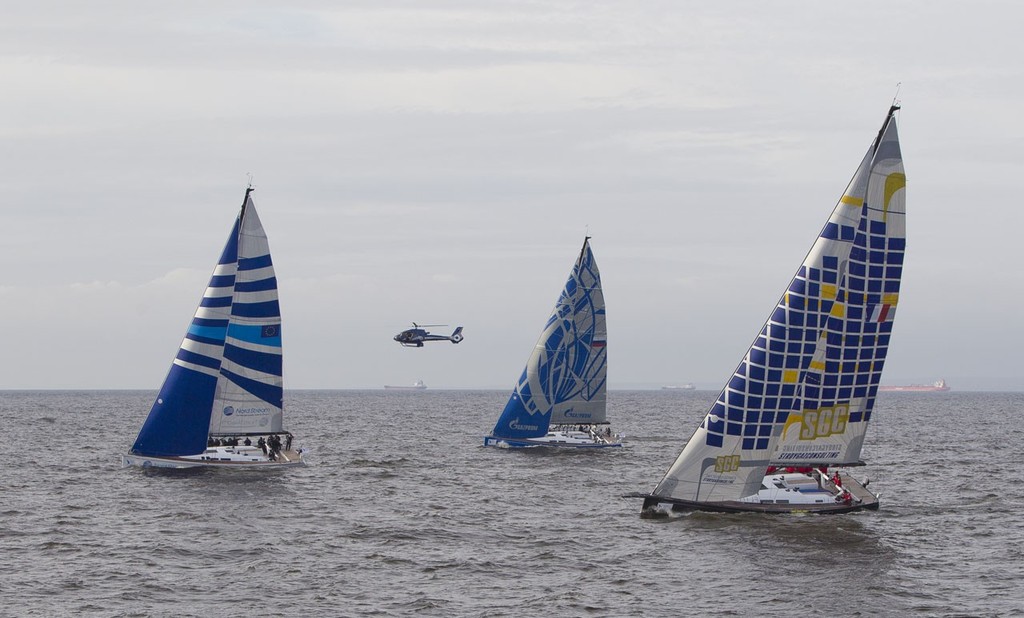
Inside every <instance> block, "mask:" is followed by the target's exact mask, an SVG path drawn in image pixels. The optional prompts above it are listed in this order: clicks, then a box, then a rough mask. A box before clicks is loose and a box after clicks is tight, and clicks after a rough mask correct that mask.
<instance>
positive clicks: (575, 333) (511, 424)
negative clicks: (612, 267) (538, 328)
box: [493, 238, 607, 438]
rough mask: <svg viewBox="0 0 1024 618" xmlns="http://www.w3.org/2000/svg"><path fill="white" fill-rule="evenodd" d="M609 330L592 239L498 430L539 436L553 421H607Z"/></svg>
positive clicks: (505, 433)
mask: <svg viewBox="0 0 1024 618" xmlns="http://www.w3.org/2000/svg"><path fill="white" fill-rule="evenodd" d="M606 404H607V329H606V325H605V305H604V294H603V292H602V290H601V275H600V272H599V271H598V268H597V263H596V262H595V260H594V255H593V253H592V252H591V250H590V243H589V238H588V239H587V240H584V243H583V249H582V250H581V251H580V256H579V258H578V259H577V261H576V264H575V265H574V267H573V269H572V272H571V273H570V275H569V280H568V281H567V282H566V284H565V288H564V289H563V290H562V294H561V295H560V296H559V298H558V302H557V303H555V308H554V310H553V311H552V313H551V317H549V318H548V321H547V324H545V326H544V331H543V332H542V334H541V337H540V340H539V341H538V342H537V345H536V346H535V348H534V351H533V353H532V354H531V356H530V359H529V360H528V361H527V363H526V368H525V369H524V370H523V373H522V375H521V376H520V378H519V381H518V383H517V384H516V387H515V389H514V390H513V391H512V395H511V397H509V400H508V403H507V404H506V406H505V409H504V411H503V412H502V414H501V416H500V417H499V418H498V422H497V424H496V425H495V427H494V431H493V435H494V436H495V437H500V438H536V437H540V436H543V435H545V434H546V433H547V432H548V429H549V427H550V426H551V425H557V424H562V423H569V424H579V423H584V424H593V423H605V422H606V420H605V410H606Z"/></svg>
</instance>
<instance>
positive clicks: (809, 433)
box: [800, 405, 850, 440]
mask: <svg viewBox="0 0 1024 618" xmlns="http://www.w3.org/2000/svg"><path fill="white" fill-rule="evenodd" d="M848 420H850V406H846V405H843V406H835V407H834V408H821V409H818V410H804V413H803V419H802V421H801V423H800V439H801V440H814V439H815V438H825V437H827V436H831V435H832V434H837V433H843V432H844V431H846V422H847V421H848Z"/></svg>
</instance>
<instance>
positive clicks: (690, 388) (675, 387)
mask: <svg viewBox="0 0 1024 618" xmlns="http://www.w3.org/2000/svg"><path fill="white" fill-rule="evenodd" d="M661 390H663V391H693V390H697V387H696V386H694V385H693V382H687V383H686V384H683V385H682V386H679V385H674V384H670V385H669V386H662V387H661Z"/></svg>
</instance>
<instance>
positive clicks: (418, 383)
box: [384, 380, 427, 391]
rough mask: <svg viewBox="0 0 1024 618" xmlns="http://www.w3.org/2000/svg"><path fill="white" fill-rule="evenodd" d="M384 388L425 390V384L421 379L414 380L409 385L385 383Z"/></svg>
mask: <svg viewBox="0 0 1024 618" xmlns="http://www.w3.org/2000/svg"><path fill="white" fill-rule="evenodd" d="M384 388H386V389H391V390H399V391H425V390H427V385H426V384H424V383H423V380H416V381H415V382H413V383H412V384H411V385H410V386H393V385H391V384H385V385H384Z"/></svg>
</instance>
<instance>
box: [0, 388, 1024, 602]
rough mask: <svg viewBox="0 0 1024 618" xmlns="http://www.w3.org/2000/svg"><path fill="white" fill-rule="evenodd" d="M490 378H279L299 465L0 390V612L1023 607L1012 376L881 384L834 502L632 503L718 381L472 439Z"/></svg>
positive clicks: (1022, 398) (493, 405)
mask: <svg viewBox="0 0 1024 618" xmlns="http://www.w3.org/2000/svg"><path fill="white" fill-rule="evenodd" d="M508 395H509V392H508V391H462V390H460V391H443V390H427V391H420V392H406V391H384V390H383V389H382V390H379V391H371V390H365V391H358V390H352V391H288V392H286V408H285V409H286V425H287V428H288V429H290V430H291V431H292V432H293V433H294V434H295V436H296V444H297V445H299V446H302V447H304V448H305V449H307V461H308V465H307V466H304V467H301V468H297V469H288V470H279V471H271V472H267V471H242V470H198V471H196V470H185V471H159V470H151V469H150V470H143V469H140V468H121V467H120V460H119V457H120V455H121V454H122V453H124V452H126V450H127V449H128V448H129V447H130V446H131V444H132V442H133V441H134V439H135V435H136V433H137V432H138V429H139V427H140V426H141V425H142V422H143V421H144V419H145V417H146V415H147V413H148V411H149V408H150V406H151V405H152V402H153V399H154V397H155V392H150V391H84V392H69V391H39V392H28V391H5V392H0V414H2V418H3V419H4V423H3V428H4V431H3V434H2V440H3V445H4V451H5V452H4V457H3V462H4V463H3V468H2V486H0V495H2V498H3V499H2V505H0V512H2V517H0V556H2V560H0V616H47V617H50V616H147V617H148V616H174V617H179V616H204V617H207V616H243V617H252V616H278V615H287V616H443V617H445V618H455V617H461V616H474V617H475V616H489V617H490V616H516V617H518V616H545V617H550V616H559V617H561V616H587V617H596V616H826V615H827V616H833V615H834V616H1000V617H1001V616H1024V549H1022V548H1024V491H1022V487H1024V457H1021V454H1020V446H1021V439H1020V433H1019V432H1018V431H1017V430H1016V429H1014V427H1015V426H1016V424H1017V423H1018V421H1020V419H1021V413H1022V411H1024V393H969V392H956V391H951V392H948V393H881V394H880V395H879V397H878V402H877V406H876V409H875V413H874V418H873V421H872V424H871V427H870V429H869V430H868V439H867V444H866V446H865V448H864V452H863V457H864V459H865V460H866V461H867V462H868V465H867V466H865V467H863V468H856V469H854V470H853V473H854V475H855V476H858V477H859V478H861V479H862V480H863V479H864V478H869V479H870V489H872V490H873V491H875V492H880V494H881V508H880V510H878V511H875V512H863V513H854V514H847V515H828V516H825V515H764V514H710V513H693V514H688V515H685V516H681V517H676V518H672V519H668V520H648V519H641V518H640V517H639V511H640V501H639V500H636V499H631V498H624V497H623V495H624V494H628V493H631V492H648V491H650V490H651V489H652V488H653V487H654V486H655V484H657V483H658V481H659V480H660V479H661V477H662V476H663V475H664V473H665V471H666V470H667V469H668V466H669V465H670V464H671V463H672V462H673V460H674V459H675V458H676V456H677V455H678V453H679V451H680V450H681V449H682V447H683V445H684V443H685V442H686V440H687V439H688V438H689V436H690V434H691V433H692V431H693V429H694V428H695V427H696V425H697V423H698V422H699V421H700V419H701V418H702V417H703V415H704V413H705V412H706V410H707V408H708V407H709V405H710V403H711V402H712V400H713V399H714V398H715V396H716V395H717V393H716V392H711V391H611V392H609V394H608V400H609V403H608V414H609V417H610V420H611V421H612V422H613V425H612V426H613V428H614V429H615V431H617V432H620V433H623V434H625V440H626V442H625V444H626V446H625V447H623V448H619V449H603V450H597V451H585V452H578V451H568V452H565V451H558V450H540V449H532V450H524V451H512V450H502V449H493V448H488V449H485V448H483V447H482V446H481V444H482V438H483V436H484V435H485V434H486V433H488V432H489V430H490V429H491V428H492V427H493V424H494V422H495V420H496V419H497V416H498V414H499V412H500V411H501V409H502V408H503V406H504V404H505V402H506V400H507V398H508Z"/></svg>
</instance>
